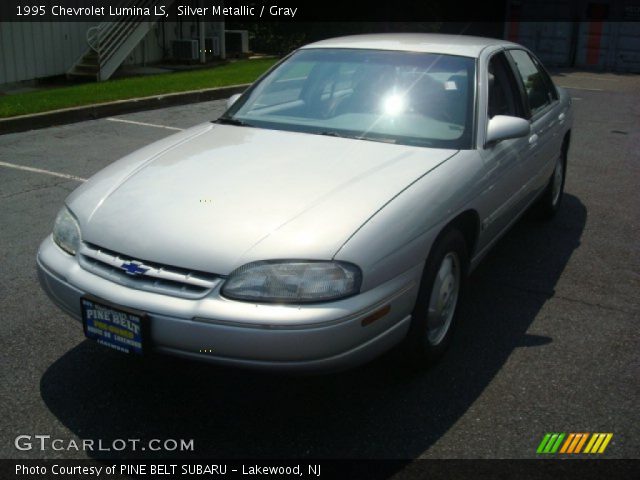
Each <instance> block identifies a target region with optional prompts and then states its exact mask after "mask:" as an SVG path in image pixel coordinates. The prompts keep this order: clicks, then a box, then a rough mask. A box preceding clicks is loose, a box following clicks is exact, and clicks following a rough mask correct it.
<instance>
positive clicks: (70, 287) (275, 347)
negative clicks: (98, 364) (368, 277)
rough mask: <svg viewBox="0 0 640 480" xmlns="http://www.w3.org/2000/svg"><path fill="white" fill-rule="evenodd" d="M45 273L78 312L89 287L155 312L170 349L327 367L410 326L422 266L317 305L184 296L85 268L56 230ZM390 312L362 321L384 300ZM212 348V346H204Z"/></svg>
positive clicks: (263, 363) (42, 259)
mask: <svg viewBox="0 0 640 480" xmlns="http://www.w3.org/2000/svg"><path fill="white" fill-rule="evenodd" d="M37 264H38V276H39V279H40V283H41V285H42V288H43V289H44V290H45V292H46V293H47V294H48V295H49V297H50V298H51V299H52V300H53V301H54V302H55V303H56V304H57V305H58V306H59V307H61V308H62V309H63V310H64V311H66V312H67V313H69V314H70V315H71V316H73V317H74V318H76V319H77V320H80V319H81V313H80V298H81V297H82V296H83V295H85V294H91V295H93V296H96V297H99V298H102V299H104V300H106V301H108V302H111V303H113V304H116V305H121V306H123V307H129V308H135V309H138V310H142V311H145V312H147V313H148V315H149V318H150V325H151V328H150V337H151V338H150V342H149V343H150V345H151V347H152V348H153V349H154V350H156V351H158V352H163V353H169V354H172V355H177V356H182V357H186V358H191V359H197V360H202V361H207V362H211V363H217V364H222V365H235V366H245V367H253V368H265V369H275V370H285V371H286V370H291V371H296V370H298V371H310V372H311V371H328V370H336V369H342V368H348V367H352V366H356V365H359V364H362V363H365V362H367V361H369V360H371V359H373V358H375V357H376V356H378V355H380V354H381V353H383V352H384V351H386V350H388V349H389V348H391V347H392V346H394V345H396V344H397V343H399V342H400V341H401V340H402V339H403V338H404V337H405V336H406V334H407V331H408V328H409V322H410V319H411V317H410V313H411V311H412V309H413V305H414V303H415V299H416V296H417V289H418V285H419V279H420V274H421V267H420V266H417V267H415V268H413V269H411V270H409V271H408V272H405V273H404V274H402V275H400V276H398V277H396V278H394V279H392V280H390V281H388V282H386V283H384V284H382V285H380V286H378V287H376V288H374V289H372V290H369V291H367V292H364V293H361V294H359V295H356V296H354V297H350V298H347V299H344V300H340V301H336V302H329V303H323V304H314V305H304V306H298V305H265V304H254V303H247V302H239V301H234V300H229V299H226V298H224V297H222V296H221V295H220V292H219V288H220V286H218V287H216V288H215V289H214V290H213V291H211V293H210V294H208V295H207V296H206V297H203V298H200V299H195V300H194V299H183V298H177V297H172V296H167V295H162V294H158V293H151V292H145V291H142V290H136V289H132V288H130V287H125V286H124V285H120V284H118V283H115V282H112V281H109V280H106V279H104V278H102V277H100V276H97V275H95V274H93V273H90V272H88V271H86V270H84V269H83V268H82V267H81V266H80V265H79V264H78V261H77V259H76V257H73V256H70V255H68V254H67V253H65V252H63V251H62V250H61V249H60V248H59V247H58V246H57V245H56V244H55V243H54V242H53V239H52V238H51V236H49V237H47V238H46V239H45V240H44V241H43V242H42V244H41V245H40V250H39V251H38V258H37ZM387 305H388V306H390V310H389V311H388V313H387V314H386V315H384V316H382V317H381V318H379V319H377V320H376V321H374V322H372V323H370V324H368V325H365V326H363V325H362V320H363V319H365V318H367V317H369V316H370V315H371V314H372V313H375V312H377V311H379V310H380V309H381V308H383V307H385V306H387ZM205 351H206V353H205Z"/></svg>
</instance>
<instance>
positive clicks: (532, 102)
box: [509, 50, 557, 115]
mask: <svg viewBox="0 0 640 480" xmlns="http://www.w3.org/2000/svg"><path fill="white" fill-rule="evenodd" d="M509 54H510V55H511V58H512V59H513V62H514V64H515V66H516V71H517V72H518V74H519V76H520V78H521V79H522V83H523V84H524V88H525V92H526V97H527V101H528V102H529V109H530V110H531V115H535V114H536V113H537V112H539V111H540V110H542V109H544V108H545V107H546V106H547V105H549V104H550V103H551V102H552V101H553V100H554V99H555V98H557V97H556V92H555V89H554V88H553V86H552V84H551V80H550V79H549V77H548V76H547V74H546V73H545V72H544V70H542V68H541V67H540V66H539V65H537V62H535V61H534V60H533V58H532V57H531V56H530V55H529V54H528V53H527V52H525V51H524V50H509Z"/></svg>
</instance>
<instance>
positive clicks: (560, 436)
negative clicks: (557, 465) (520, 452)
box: [536, 432, 613, 454]
mask: <svg viewBox="0 0 640 480" xmlns="http://www.w3.org/2000/svg"><path fill="white" fill-rule="evenodd" d="M612 438H613V433H593V434H590V433H569V434H565V433H555V432H554V433H547V434H545V436H544V437H543V438H542V441H541V442H540V444H539V445H538V448H537V450H536V453H542V454H554V453H565V454H578V453H590V454H594V453H598V454H599V453H604V451H605V450H606V448H607V445H609V442H610V441H611V439H612ZM587 440H588V442H587ZM585 444H586V446H585ZM561 446H562V447H561ZM583 447H584V450H583Z"/></svg>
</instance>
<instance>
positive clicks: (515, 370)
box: [0, 72, 640, 459]
mask: <svg viewBox="0 0 640 480" xmlns="http://www.w3.org/2000/svg"><path fill="white" fill-rule="evenodd" d="M555 80H556V81H557V83H558V84H559V85H563V86H567V87H576V88H571V89H570V93H571V95H572V97H573V98H574V102H573V105H574V109H575V124H574V129H573V137H572V145H571V150H570V153H569V167H568V179H567V184H566V195H565V198H564V203H563V205H562V208H561V211H560V212H559V214H558V215H557V217H556V218H555V219H554V220H553V221H552V222H550V223H540V222H538V221H535V220H534V219H532V218H529V217H525V218H524V219H523V220H521V221H519V222H518V223H517V225H515V227H514V228H513V229H512V230H511V231H510V232H509V233H508V234H507V235H506V236H505V237H504V238H503V239H502V240H501V241H500V242H499V244H498V245H497V246H496V247H495V249H494V250H493V251H492V252H491V254H490V255H489V256H488V257H487V258H486V260H485V261H484V262H483V263H482V264H481V266H480V267H479V268H478V270H477V271H476V272H475V273H474V274H473V275H472V277H471V279H470V282H469V288H468V290H467V293H466V295H465V296H464V298H462V300H461V304H460V306H459V308H460V313H461V315H462V316H461V318H463V319H464V321H463V322H462V324H461V325H460V328H459V329H458V331H457V332H456V337H455V340H454V343H453V346H452V348H451V349H450V351H449V352H448V354H447V356H446V357H445V358H444V359H443V361H441V362H440V363H439V364H438V365H436V366H435V367H434V368H432V369H431V370H429V371H426V372H422V373H415V372H407V371H406V370H405V369H403V368H402V364H401V363H400V362H398V360H397V358H396V357H395V355H394V354H393V353H392V354H389V355H386V356H384V357H382V358H381V359H379V360H377V361H375V362H373V363H371V364H369V365H366V366H364V367H362V368H358V369H356V370H352V371H348V372H344V373H340V374H332V375H325V376H313V377H299V376H295V377H291V376H278V375H269V374H262V373H255V372H249V371H242V370H231V369H224V368H218V367H212V366H208V365H203V364H199V363H191V362H187V361H183V360H178V359H173V358H168V357H159V358H155V359H153V361H137V360H135V359H132V358H130V357H128V356H126V355H122V354H118V353H116V352H111V351H107V350H106V349H104V348H102V347H99V346H98V345H96V344H94V343H92V342H90V341H88V340H85V339H84V337H83V333H82V328H81V326H80V324H78V323H77V322H75V321H73V320H71V319H70V318H68V317H67V316H66V315H65V314H64V313H62V312H61V311H60V310H58V309H57V308H56V307H54V306H53V305H52V303H51V302H50V301H49V300H48V298H47V297H46V296H45V294H44V293H43V292H42V290H41V289H40V287H39V285H38V282H37V277H36V269H35V255H36V251H37V248H38V245H39V243H40V241H41V240H42V239H43V238H44V237H45V236H46V235H48V234H49V233H50V231H51V228H52V224H53V219H54V217H55V215H56V213H57V211H58V210H59V208H60V207H61V205H62V203H63V200H64V198H65V197H66V196H67V195H68V194H69V193H70V192H71V191H72V190H73V189H74V188H76V187H77V186H78V185H79V184H80V182H81V181H82V179H86V178H88V177H89V176H91V175H92V174H93V173H95V172H97V171H98V170H100V169H101V168H103V167H105V166H106V165H109V164H110V163H111V162H113V161H115V160H117V159H118V158H120V157H122V156H123V155H125V154H127V153H129V152H131V151H133V150H134V149H136V148H139V147H142V146H144V145H146V144H148V143H150V142H153V141H155V140H158V139H161V138H163V137H165V136H167V135H170V134H172V133H174V132H175V131H177V129H183V128H186V127H189V126H191V125H194V124H196V123H200V122H204V121H207V120H210V119H214V118H216V117H218V116H219V115H220V113H221V112H222V111H223V109H224V102H223V101H213V102H205V103H200V104H193V105H187V106H181V107H171V108H166V109H162V110H153V111H148V112H139V113H135V114H128V115H123V116H120V117H116V118H109V119H100V120H93V121H87V122H82V123H76V124H71V125H65V126H60V127H52V128H47V129H43V130H36V131H29V132H22V133H15V134H8V135H3V136H0V258H1V260H0V272H1V275H0V325H1V332H2V333H1V335H0V379H1V383H2V385H3V393H2V395H1V396H0V410H1V411H2V412H3V415H2V416H1V418H0V438H1V439H2V441H1V442H0V457H3V458H44V457H46V458H84V457H86V456H90V457H94V458H104V457H109V456H115V457H117V456H119V455H120V454H118V453H116V452H89V453H85V452H82V451H79V452H78V451H73V450H71V451H54V450H46V451H40V450H38V449H32V450H26V451H22V450H18V449H16V448H15V446H14V439H15V438H16V436H18V435H36V434H45V435H50V436H51V437H52V438H60V439H67V440H71V439H75V440H77V441H79V440H80V439H103V441H104V442H105V443H108V442H110V441H111V440H113V439H117V438H141V439H151V438H158V439H167V438H172V439H181V438H182V439H193V440H194V447H195V448H194V452H192V453H188V454H185V453H184V452H175V453H167V452H162V453H152V452H148V451H147V452H127V453H126V455H127V456H128V457H136V456H143V457H144V456H148V455H156V456H167V455H175V456H179V457H181V458H184V457H186V458H189V457H191V456H197V457H218V458H403V459H414V458H420V457H423V458H535V457H536V447H537V446H538V443H539V442H540V440H541V438H542V437H543V435H544V434H545V433H546V432H610V433H613V438H612V440H611V443H610V444H609V446H608V448H607V450H606V452H605V454H603V456H604V457H606V458H639V457H640V423H639V422H638V417H639V415H638V413H639V408H638V405H640V382H639V379H640V356H639V352H640V331H639V328H638V321H639V312H640V253H639V249H638V246H639V242H638V240H639V238H640V235H639V233H640V231H639V227H640V214H639V211H640V210H639V208H638V207H639V206H640V193H639V192H640V189H639V187H640V76H625V75H612V74H597V73H586V72H561V73H559V74H558V75H556V76H555Z"/></svg>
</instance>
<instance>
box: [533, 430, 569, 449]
mask: <svg viewBox="0 0 640 480" xmlns="http://www.w3.org/2000/svg"><path fill="white" fill-rule="evenodd" d="M564 436H565V434H564V433H547V434H546V435H545V436H544V437H543V438H542V441H541V442H540V445H538V449H537V450H536V452H537V453H556V452H557V451H558V448H559V447H560V444H561V443H562V440H563V439H564Z"/></svg>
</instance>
